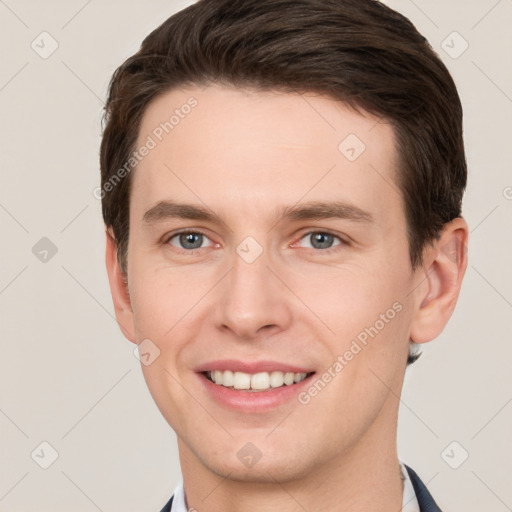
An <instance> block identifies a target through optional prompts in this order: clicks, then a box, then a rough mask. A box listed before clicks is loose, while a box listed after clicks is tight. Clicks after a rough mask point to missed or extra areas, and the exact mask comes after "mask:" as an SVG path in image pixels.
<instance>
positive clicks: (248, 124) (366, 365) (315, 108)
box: [106, 85, 468, 512]
mask: <svg viewBox="0 0 512 512" xmlns="http://www.w3.org/2000/svg"><path fill="white" fill-rule="evenodd" d="M191 96H193V97H194V98H195V99H196V100H197V102H198V104H197V106H196V107H195V108H194V109H193V110H192V111H191V113H190V114H188V115H187V116H185V117H184V119H181V120H180V123H179V124H178V125H177V126H175V128H174V129H173V131H172V132H171V133H170V134H169V135H167V136H165V137H164V138H163V140H162V141H161V142H159V143H158V145H157V146H156V147H155V148H154V149H152V150H151V151H150V152H149V154H148V155H147V156H146V157H145V158H144V159H143V160H142V161H141V162H140V163H139V164H138V166H137V168H136V170H135V171H134V174H133V176H132V179H133V187H132V194H131V198H130V238H129V244H128V267H127V275H126V276H123V274H122V272H121V270H120V267H119V264H118V261H117V253H116V245H115V241H114V239H113V235H112V233H111V232H110V231H109V230H107V254H106V262H107V269H108V274H109V280H110V286H111V290H112V296H113V300H114V306H115V311H116V316H117V319H118V322H119V324H120V326H121V329H122V330H123V332H124V334H125V336H126V337H127V338H128V339H129V340H130V341H132V342H134V343H140V342H141V341H142V340H144V339H150V340H151V341H152V342H153V343H154V344H155V345H156V346H157V347H158V349H159V350H160V355H159V357H158V358H157V359H156V360H155V361H154V362H153V363H152V364H150V365H148V366H145V365H143V366H142V370H143V372H144V377H145V379H146V382H147V384H148V387H149V389H150V392H151V394H152V396H153V398H154V400H155V402H156V404H157V405H158V407H159V408H160V410H161V412H162V414H163V416H164V417H165V419H166V420H167V421H168V423H169V424H170V425H171V426H172V428H173V429H174V430H175V431H176V434H177V436H178V448H179V453H180V462H181V468H182V473H183V478H184V485H185V492H186V499H187V506H188V507H194V508H195V509H197V510H198V511H201V512H203V511H205V512H209V511H218V510H223V511H226V512H230V511H235V510H236V511H239V512H245V511H256V510H281V511H284V512H287V511H297V510H304V509H305V510H311V511H313V510H322V511H323V510H329V511H343V512H349V511H360V510H365V511H367V512H371V511H383V510H386V511H387V510H396V511H398V510H400V509H401V504H402V492H403V487H402V482H401V479H400V476H399V465H398V464H399V463H398V458H397V447H396V433H397V416H398V407H399V396H400V393H401V389H402V384H403V379H404V372H405V368H406V359H407V354H408V350H409V343H410V341H411V340H413V341H415V342H416V343H424V342H428V341H430V340H432V339H434V338H435V337H437V336H438V335H439V334H440V333H441V332H442V330H443V328H444V326H445V325H446V323H447V322H448V320H449V318H450V316H451V315H452V312H453V309H454V307H455V303H456V301H457V297H458V294H459V290H460V286H461V281H462V278H463V275H464V272H465V269H466V266H467V256H466V251H465V247H466V246H467V237H468V227H467V224H466V222H465V221H464V220H463V219H462V218H457V219H455V220H453V221H452V222H451V223H449V224H447V225H446V226H445V229H444V230H443V232H442V234H441V237H440V239H439V240H438V241H436V242H435V243H433V244H430V245H427V247H426V249H425V253H424V265H423V266H422V267H421V268H418V269H417V270H416V271H414V272H413V270H412V268H411V265H410V260H409V251H408V242H407V237H406V219H405V213H404V209H403V203H402V199H401V196H400V194H399V193H398V189H397V186H396V183H395V171H394V170H395V168H396V161H397V154H396V150H395V146H394V135H393V130H392V128H391V126H390V125H389V124H386V123H385V122H384V121H382V120H380V122H379V120H378V119H376V118H374V117H372V116H370V115H369V114H364V115H363V114H361V113H356V112H355V111H353V110H350V109H349V108H348V107H346V106H345V105H343V104H341V103H339V102H335V101H333V100H332V99H329V98H326V97H320V96H317V95H312V94H309V95H298V94H284V93H274V92H254V91H248V90H240V89H234V88H230V87H227V86H220V85H211V86H209V87H207V88H205V89H200V88H197V87H190V88H188V89H179V90H173V91H170V92H168V93H166V94H164V95H162V96H161V97H159V98H157V99H155V100H154V101H153V102H152V103H151V104H150V105H149V107H148V108H147V110H146V112H145V115H144V118H143V121H142V125H141V127H140V132H139V145H142V144H143V143H144V141H145V140H146V137H147V136H148V135H151V133H152V131H153V130H154V129H155V127H157V126H158V125H159V124H160V123H161V122H163V121H165V120H166V119H168V118H169V115H170V113H172V112H173V111H174V109H176V108H180V106H181V105H183V104H184V103H186V102H187V100H188V99H189V98H190V97H191ZM349 134H356V135H357V136H358V137H359V139H361V140H362V141H364V144H365V145H366V150H365V151H364V152H363V153H362V154H361V155H360V156H359V158H357V159H356V160H355V161H353V162H351V161H349V160H348V159H347V158H346V157H345V156H344V155H343V154H342V153H341V152H340V151H339V150H338V145H339V144H340V142H342V141H343V140H344V139H345V137H347V135H349ZM164 200H172V201H177V202H181V203H187V204H194V205H199V206H203V207H206V208H207V209H208V210H209V211H211V212H214V213H215V214H216V215H218V216H219V217H220V219H222V221H223V222H222V223H219V222H212V221H204V220H195V219H183V218H166V219H163V220H160V221H157V222H153V223H145V222H144V221H143V216H144V214H145V212H146V211H148V210H149V209H150V208H152V207H153V206H155V205H156V204H157V203H159V202H160V201H164ZM310 201H324V202H325V201H343V202H346V203H350V204H351V205H354V206H357V207H358V208H361V209H363V210H365V211H367V212H369V213H370V214H371V215H372V217H373V219H374V220H373V222H372V223H363V222H359V221H355V220H351V219H343V218H329V219H303V220H300V219H299V220H287V219H281V220H279V216H278V213H279V211H280V209H281V208H284V207H288V206H294V205H304V204H306V203H308V202H310ZM181 229H188V230H190V231H191V232H195V230H200V231H201V232H203V233H204V234H205V235H206V238H204V239H203V247H202V248H200V249H196V250H195V251H193V252H191V251H190V249H187V248H183V246H182V245H181V246H180V244H179V237H174V238H172V239H171V241H169V239H170V238H171V237H172V235H173V234H174V233H175V232H176V231H177V230H181ZM311 231H314V232H325V231H327V232H330V233H332V234H334V235H336V236H339V237H340V238H339V239H337V238H336V237H335V238H333V239H330V240H332V242H333V245H332V247H331V249H330V250H329V252H326V249H322V248H317V246H314V245H313V242H312V241H311V237H310V236H309V235H308V233H310V232H311ZM247 236H252V237H253V238H254V239H255V240H256V241H257V242H258V244H259V245H260V246H261V248H262V251H263V252H262V253H261V255H260V256H259V257H258V258H257V259H256V260H255V261H254V262H252V263H250V264H249V263H247V262H246V261H244V259H243V258H241V257H240V256H239V254H238V253H237V252H236V248H237V246H238V245H239V244H240V243H241V242H242V241H243V240H244V239H245V238H246V237H247ZM187 251H188V252H187ZM125 277H126V281H127V282H126V281H125ZM397 301H398V302H399V303H400V304H401V306H402V309H401V311H400V312H399V313H397V314H396V316H395V317H394V318H393V319H392V320H391V321H389V322H388V323H386V325H385V327H384V328H383V329H382V330H380V331H379V333H378V334H377V335H376V336H375V337H374V338H373V339H370V340H369V342H368V344H367V345H366V346H365V347H364V348H363V349H362V350H361V351H360V352H359V353H358V354H357V355H355V356H354V358H353V359H352V360H351V361H350V362H348V364H347V365H346V366H345V367H344V368H343V370H342V371H341V372H339V373H338V374H337V375H336V377H335V378H333V379H332V380H331V382H329V383H328V385H326V386H325V388H324V389H322V391H321V392H319V393H318V394H317V395H316V396H315V397H313V398H312V399H311V401H310V402H309V403H308V404H307V405H303V404H301V403H299V402H298V400H295V399H292V400H290V401H288V402H286V403H285V404H283V405H281V406H279V407H277V408H275V409H273V410H271V411H267V412H264V413H242V412H239V411H235V410H231V409H228V408H226V407H225V406H223V405H220V404H219V403H218V402H216V401H215V400H214V399H213V398H212V397H211V396H210V395H209V394H208V393H207V392H206V391H205V390H204V389H203V386H202V385H200V382H199V378H198V376H197V374H196V373H195V372H194V370H193V369H194V368H195V367H196V366H197V365H198V364H200V363H206V362H208V361H212V360H215V359H240V360H250V361H258V360H276V361H285V362H288V363H290V364H296V365H298V366H301V367H307V368H314V370H315V371H316V372H317V375H320V374H322V372H323V371H324V370H325V369H327V368H329V367H332V365H333V363H334V362H335V361H336V359H337V357H338V355H340V354H343V353H344V352H345V351H346V350H347V349H348V348H349V347H350V344H351V342H352V341H353V340H354V339H355V338H356V336H357V335H358V334H359V333H360V332H361V331H363V330H364V329H365V327H368V326H371V325H374V324H375V322H376V320H378V319H379V318H380V315H381V314H383V313H385V312H386V311H387V310H388V309H389V308H391V307H392V305H393V304H394V303H395V302H397ZM247 442H251V443H253V444H254V445H255V446H256V447H257V449H258V450H259V451H260V452H261V459H260V460H259V461H258V462H257V463H256V464H255V465H253V466H252V467H246V466H245V465H244V464H242V463H241V461H240V460H239V458H238V457H237V452H238V450H240V449H241V448H242V447H243V446H244V445H245V444H246V443H247ZM235 498H236V499H235Z"/></svg>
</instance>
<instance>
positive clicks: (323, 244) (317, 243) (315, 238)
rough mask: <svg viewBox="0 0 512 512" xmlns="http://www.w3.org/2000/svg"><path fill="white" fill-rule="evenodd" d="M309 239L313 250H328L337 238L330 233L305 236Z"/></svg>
mask: <svg viewBox="0 0 512 512" xmlns="http://www.w3.org/2000/svg"><path fill="white" fill-rule="evenodd" d="M306 236H307V237H309V241H310V244H311V247H313V248H314V249H330V248H331V247H332V246H333V245H334V241H335V239H336V238H337V237H336V236H334V235H331V234H330V233H322V232H317V233H309V234H308V235H306Z"/></svg>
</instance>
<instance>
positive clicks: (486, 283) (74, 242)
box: [0, 0, 512, 512]
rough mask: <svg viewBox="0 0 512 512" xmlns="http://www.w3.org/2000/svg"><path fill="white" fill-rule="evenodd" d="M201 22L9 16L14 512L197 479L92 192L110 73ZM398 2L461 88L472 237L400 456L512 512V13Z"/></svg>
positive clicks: (444, 486)
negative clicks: (168, 413) (187, 475)
mask: <svg viewBox="0 0 512 512" xmlns="http://www.w3.org/2000/svg"><path fill="white" fill-rule="evenodd" d="M188 3H190V2H186V1H182V2H180V1H173V0H168V1H162V0H157V1H152V2H144V1H142V0H134V1H130V2H121V1H104V0H103V1H102V0H89V1H86V0H72V1H70V0H67V1H64V0H60V1H56V0H51V1H50V0H49V1H46V2H37V1H35V0H33V1H28V0H0V22H1V30H0V46H1V48H2V66H1V69H0V111H1V119H2V123H1V132H0V140H1V144H2V146H1V148H2V149H1V152H0V159H1V160H0V166H1V182H0V222H1V224H0V226H1V236H2V241H3V243H2V259H1V265H0V307H1V311H2V324H1V357H0V512H6V511H9V512H29V511H36V510H38V511H52V512H61V511H62V512H64V511H71V510H72V511H74V512H92V511H95V510H100V511H104V512H107V511H123V512H131V511H133V512H135V511H137V512H142V511H148V512H149V511H158V510H160V508H161V507H162V506H163V504H164V503H165V502H166V501H167V499H168V498H169V496H170V494H171V492H172V490H173V489H174V487H175V485H176V484H177V483H178V481H179V479H180V478H181V476H180V470H179V463H178V456H177V450H176V446H175V444H176V443H175V437H174V433H173V432H172V431H171V429H170V427H169V426H168V425H167V424H166V422H165V421H164V419H163V418H162V417H161V415H160V413H159V411H158V409H157V408H156V406H155V405H154V404H153V401H152V399H151V397H150V395H149V392H148V391H147V388H146V385H145V382H144V380H143V378H142V373H141V370H140V366H139V365H140V363H139V362H138V360H137V359H136V358H135V357H134V355H133V349H134V345H132V344H131V343H129V342H128V341H126V340H125V339H124V338H123V336H122V335H121V332H120V331H119V329H118V327H117V324H116V322H115V320H114V317H113V307H112V302H111V297H110V292H109V289H108V284H107V276H106V272H105V269H104V262H103V258H104V240H103V227H102V220H101V214H100V203H99V201H98V200H96V199H95V197H94V196H93V190H94V188H95V187H97V186H98V184H99V170H98V147H99V142H100V119H101V109H102V101H103V99H104V98H105V94H106V87H107V84H108V80H109V78H110V75H111V73H112V72H113V71H114V69H115V68H116V67H117V66H118V65H119V64H121V62H122V61H123V60H124V59H125V58H127V57H128V56H129V55H131V54H132V53H133V52H135V51H136V49H137V48H138V45H139V44H140V42H141V40H142V38H143V37H144V36H145V35H146V34H148V33H149V32H150V31H151V30H152V29H153V28H155V27H156V26H157V25H158V24H160V23H161V22H163V21H164V20H165V19H166V18H167V17H168V16H169V15H171V14H172V13H173V12H174V11H177V10H179V9H180V8H182V7H183V6H185V5H187V4H188ZM388 3H389V5H390V6H391V7H393V8H395V9H397V10H399V11H400V12H402V13H404V14H405V15H407V16H408V17H409V18H410V19H411V20H412V21H413V22H414V23H415V25H416V26H417V27H418V29H419V30H420V31H421V32H422V33H423V34H424V35H425V36H426V37H427V38H428V39H429V41H430V42H431V44H432V45H433V47H434V48H435V49H436V51H438V52H439V54H440V56H441V57H442V59H443V60H444V62H446V64H447V66H448V67H449V69H450V70H451V72H452V74H453V76H454V78H455V80H456V82H457V84H458V87H459V92H460V95H461V98H462V102H463V104H464V107H465V133H466V144H467V156H468V163H469V187H468V190H467V194H466V197H465V201H464V215H465V217H466V219H467V221H468V223H469V225H470V229H471V236H470V244H469V256H470V258H469V267H468V271H467V274H466V278H465V282H464V284H463V288H462V292H461V296H460V299H459V304H458V307H457V310H456V312H455V314H454V316H453V317H452V319H451V321H450V323H449V325H448V327H447V328H446V330H445V332H444V333H443V335H442V336H441V337H440V338H439V339H437V340H436V341H434V342H432V343H430V344H429V345H428V346H426V347H424V348H423V351H424V354H423V356H422V357H421V359H420V360H419V361H418V362H417V363H416V364H415V365H414V366H413V367H411V368H410V369H409V370H408V371H407V376H406V382H405V389H404V393H403V396H402V404H401V410H400V424H399V432H398V440H399V455H400V457H401V458H402V459H403V460H404V461H405V462H406V463H408V464H409V465H410V466H411V467H413V468H414V469H415V470H416V471H417V472H418V473H419V474H420V476H421V477H422V479H423V480H424V482H425V483H426V484H427V485H428V487H429V488H430V489H431V491H432V493H433V495H434V496H435V497H436V499H437V501H438V502H439V504H440V506H441V508H442V509H443V510H444V511H465V512H477V511H478V512H481V511H483V510H485V511H491V510H492V511H495V512H501V511H506V510H512V487H511V486H510V475H511V473H512V456H511V455H512V436H510V432H511V425H512V403H511V402H512V386H511V377H510V375H511V366H512V357H511V355H512V343H511V341H512V339H511V338H512V336H511V328H510V320H511V318H512V272H511V267H510V261H511V258H510V256H511V254H510V253H511V247H512V229H511V226H512V222H511V221H512V174H511V171H510V169H511V163H512V162H511V160H512V158H511V153H510V146H511V140H512V139H511V133H510V132H511V129H510V126H511V121H512V67H511V66H510V53H511V50H512V33H511V31H510V26H512V0H500V1H497V0H478V1H476V0H473V1H463V0H457V1H451V2H445V1H442V0H415V1H412V0H392V1H391V0H390V1H389V2H388ZM43 31H46V32H48V33H49V34H50V35H49V36H48V35H43V36H40V34H41V32H43ZM454 31H456V32H457V33H458V34H459V35H457V34H455V35H453V34H452V33H453V32H454ZM462 38H463V39H462ZM32 41H35V42H34V46H35V48H37V50H38V52H39V53H44V52H45V51H46V52H49V51H50V50H51V49H52V44H53V45H55V44H58V48H57V49H56V50H55V52H54V53H53V54H52V55H50V56H47V58H45V59H43V58H42V57H41V56H40V54H38V53H36V51H35V50H34V49H32V47H31V43H32ZM41 41H43V42H41ZM54 41H56V43H55V42H54ZM443 41H445V43H443ZM464 41H467V43H468V44H469V47H468V48H467V50H466V51H465V52H464V53H462V54H461V55H460V56H458V57H457V58H454V56H456V54H457V53H459V52H460V51H461V50H462V49H463V48H464V44H465V43H464ZM37 45H38V46H37ZM447 45H448V46H447ZM450 47H451V48H450ZM443 48H444V49H443ZM445 49H446V50H447V51H448V52H450V53H451V54H452V55H451V56H450V55H449V54H448V53H447V51H445ZM45 56H46V55H45ZM43 237H47V238H48V239H49V240H51V242H52V244H54V246H55V247H56V248H57V253H56V254H54V255H52V252H51V248H50V249H49V247H50V246H49V245H48V241H43V242H39V241H40V239H41V238H43ZM38 242H39V244H42V245H37V246H36V249H37V250H34V251H35V252H36V254H38V256H39V258H41V257H43V255H44V253H41V252H40V251H41V250H43V251H44V250H49V252H48V254H47V255H46V258H47V261H46V262H43V261H40V259H39V258H38V257H36V255H35V254H34V253H33V247H34V246H35V245H36V244H37V243H38ZM45 244H47V245H45ZM41 247H42V249H41ZM454 441H455V442H456V444H452V443H453V442H454ZM42 442H46V443H49V444H50V445H51V446H52V447H53V449H54V450H56V452H57V453H58V458H57V459H56V460H55V462H54V463H53V464H52V465H51V466H50V467H48V469H43V468H42V467H40V465H41V464H43V465H44V464H45V463H46V464H48V463H49V462H51V458H50V457H51V454H52V449H51V448H49V447H48V446H47V445H43V446H40V444H41V443H42ZM447 447H448V448H447ZM466 452H467V453H468V454H469V456H468V458H467V460H465V461H464V462H463V463H462V464H461V465H460V466H459V467H458V469H453V468H452V467H450V465H451V466H457V465H458V464H460V463H461V461H462V460H463V459H464V456H465V454H466ZM31 454H33V455H32V456H31Z"/></svg>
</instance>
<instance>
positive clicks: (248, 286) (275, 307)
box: [216, 251, 292, 340]
mask: <svg viewBox="0 0 512 512" xmlns="http://www.w3.org/2000/svg"><path fill="white" fill-rule="evenodd" d="M233 260H234V261H233V266H232V268H231V271H230V272H229V273H228V274H227V275H226V277H225V278H224V279H223V280H222V281H223V282H222V286H221V287H220V289H219V290H218V293H219V295H220V298H219V300H218V302H217V310H216V325H217V327H218V328H219V329H220V330H223V331H229V332H231V333H232V334H234V335H235V336H236V337H237V338H240V339H244V340H252V339H255V338H257V337H258V336H261V335H262V334H263V333H265V334H266V335H267V336H268V335H270V334H273V333H278V332H280V331H282V330H286V329H287V328H289V326H290V324H291V321H292V309H291V304H292V294H291V292H290V290H288V289H287V288H286V286H285V285H284V284H283V280H282V279H280V278H278V277H277V276H276V274H278V272H276V270H275V269H274V268H272V269H270V268H269V261H268V258H267V257H266V253H265V251H264V252H263V253H262V254H261V255H260V256H259V257H258V258H257V259H256V260H255V261H253V262H250V263H249V262H247V261H245V260H244V259H243V257H241V256H239V255H238V254H235V255H234V258H233Z"/></svg>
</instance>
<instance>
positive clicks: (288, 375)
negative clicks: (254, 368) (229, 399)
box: [204, 370, 310, 392]
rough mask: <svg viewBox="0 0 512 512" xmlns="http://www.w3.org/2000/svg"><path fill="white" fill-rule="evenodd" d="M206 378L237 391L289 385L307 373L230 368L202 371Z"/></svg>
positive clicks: (264, 389)
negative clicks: (249, 371)
mask: <svg viewBox="0 0 512 512" xmlns="http://www.w3.org/2000/svg"><path fill="white" fill-rule="evenodd" d="M204 375H205V376H206V378H207V379H208V380H210V381H211V382H213V383H215V384H217V385H218V386H223V387H226V388H231V389H236V390H238V391H249V392H250V391H267V390H269V389H275V388H280V387H283V386H291V385H292V384H296V383H298V382H301V381H303V380H304V379H306V378H307V377H308V376H309V375H310V374H308V373H293V372H282V371H273V372H259V373H253V374H251V373H245V372H233V371H231V370H224V371H222V370H215V371H207V372H204Z"/></svg>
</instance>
